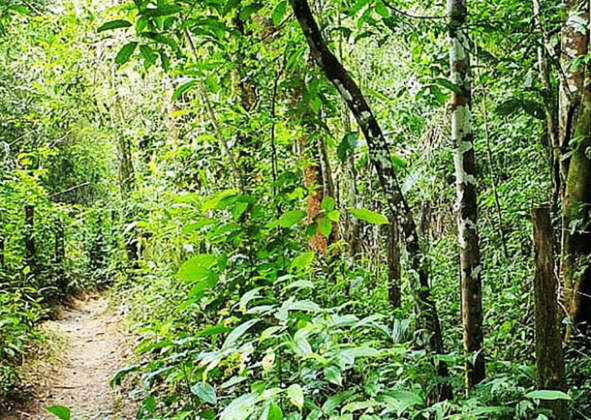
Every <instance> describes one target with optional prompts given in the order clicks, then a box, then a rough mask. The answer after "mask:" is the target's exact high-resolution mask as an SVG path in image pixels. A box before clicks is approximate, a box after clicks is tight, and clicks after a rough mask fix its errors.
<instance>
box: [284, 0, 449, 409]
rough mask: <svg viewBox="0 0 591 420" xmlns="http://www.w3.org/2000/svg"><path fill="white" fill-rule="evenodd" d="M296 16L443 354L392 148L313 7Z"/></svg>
mask: <svg viewBox="0 0 591 420" xmlns="http://www.w3.org/2000/svg"><path fill="white" fill-rule="evenodd" d="M291 5H292V7H293V10H294V13H295V16H296V18H297V20H298V22H299V24H300V27H301V29H302V31H303V33H304V36H305V37H306V40H307V41H308V45H309V47H310V51H311V53H312V56H313V57H314V59H315V60H316V62H317V64H318V65H319V67H320V68H321V69H322V71H323V72H324V74H325V76H326V77H327V78H328V79H329V80H330V81H331V82H332V83H333V84H334V86H335V87H336V88H337V90H338V92H339V94H340V95H341V97H342V98H343V99H344V100H345V101H346V102H347V105H348V106H349V109H350V110H351V112H352V113H353V115H354V116H355V118H356V120H357V123H358V124H359V127H360V128H361V131H363V134H364V136H365V139H366V141H367V145H368V149H369V158H370V161H371V163H372V165H373V166H374V167H375V168H376V172H377V173H378V177H379V180H380V183H381V185H382V189H383V190H384V194H385V196H386V200H387V203H388V207H389V209H390V210H391V211H392V212H393V213H394V214H395V215H396V217H397V218H398V220H399V222H400V228H401V231H402V234H403V237H404V240H405V244H406V249H407V252H408V255H409V268H410V271H411V276H410V277H411V281H412V282H413V285H412V289H413V293H414V298H415V303H416V309H417V312H418V313H417V321H418V323H419V325H418V327H419V329H420V330H422V331H423V332H424V337H423V338H424V341H425V346H426V347H427V349H428V350H429V351H430V352H431V353H432V354H443V353H444V348H443V339H442V335H441V327H440V323H439V317H438V315H437V310H436V307H435V302H434V300H433V297H432V295H431V288H430V285H429V274H428V270H427V267H426V264H425V258H424V255H423V253H422V250H421V246H420V243H419V237H418V234H417V228H416V223H415V220H414V218H413V216H412V213H411V211H410V207H409V206H408V204H407V202H406V200H405V198H404V196H403V195H402V191H401V189H400V184H399V182H398V179H397V178H396V175H395V173H394V168H393V165H392V161H391V157H390V150H389V147H388V143H387V141H386V138H385V137H384V134H383V133H382V130H381V128H380V126H379V124H378V122H377V120H376V118H375V116H374V114H373V112H372V110H371V108H370V107H369V105H368V103H367V101H366V100H365V97H364V95H363V93H362V92H361V90H360V89H359V87H358V86H357V84H356V83H355V81H354V80H353V79H352V78H351V76H349V74H348V73H347V71H346V69H345V68H344V67H343V65H342V64H341V63H340V61H339V60H338V59H337V58H336V56H335V55H334V54H333V53H332V52H331V51H330V49H329V48H328V46H327V45H326V42H325V41H324V39H323V37H322V34H321V32H320V28H319V27H318V25H317V23H316V21H315V20H314V16H313V15H312V11H311V10H310V6H309V5H308V2H307V1H306V0H291ZM437 370H438V374H439V375H441V376H448V370H447V365H446V364H445V363H443V362H438V363H437ZM439 397H440V398H449V397H451V390H450V388H449V387H448V386H442V387H441V389H440V390H439Z"/></svg>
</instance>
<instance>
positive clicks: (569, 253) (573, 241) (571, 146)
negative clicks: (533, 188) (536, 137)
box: [559, 0, 591, 339]
mask: <svg viewBox="0 0 591 420" xmlns="http://www.w3.org/2000/svg"><path fill="white" fill-rule="evenodd" d="M567 7H568V14H567V15H568V16H567V20H566V21H565V22H564V24H563V28H562V41H561V43H562V56H561V62H562V65H563V66H562V67H563V69H564V70H563V71H564V73H565V77H564V78H563V81H562V84H561V94H560V98H559V99H560V104H559V106H560V113H559V138H560V144H561V147H562V150H563V152H564V153H566V152H567V151H569V152H570V153H572V154H571V156H570V159H562V162H563V164H562V166H561V172H562V173H563V174H566V176H565V179H566V182H565V183H564V184H565V186H564V194H563V200H562V217H563V219H562V227H563V229H562V231H563V235H562V247H561V264H560V270H561V274H562V277H563V286H564V287H563V289H564V297H563V298H564V304H565V307H566V309H567V312H568V315H569V317H570V319H571V324H572V326H573V327H574V329H573V328H572V327H569V329H568V331H567V339H568V338H570V336H571V335H572V332H573V331H574V330H576V329H579V330H580V331H581V332H582V333H585V331H587V330H588V328H589V323H590V322H591V299H589V297H588V295H589V294H590V292H591V270H590V269H589V268H588V267H587V268H585V267H586V266H587V265H588V263H587V259H588V255H589V253H590V252H591V235H589V233H588V231H589V228H588V226H587V225H588V222H589V220H588V217H587V211H586V210H585V208H586V207H587V206H588V204H589V203H590V200H591V196H590V189H591V162H590V161H589V158H588V157H587V155H586V149H587V148H588V147H589V146H590V145H591V140H590V135H589V132H590V131H591V91H590V86H589V82H590V80H589V76H587V77H586V76H585V75H586V74H588V72H589V68H588V66H586V65H584V64H579V65H578V66H573V65H572V60H573V59H574V58H578V57H581V56H584V55H586V54H587V53H588V42H589V33H588V28H587V24H588V22H589V3H588V2H587V1H582V0H570V1H569V2H568V3H567Z"/></svg>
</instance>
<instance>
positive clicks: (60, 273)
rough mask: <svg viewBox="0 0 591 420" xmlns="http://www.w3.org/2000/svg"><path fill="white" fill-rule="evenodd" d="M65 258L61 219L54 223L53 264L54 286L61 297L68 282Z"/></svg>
mask: <svg viewBox="0 0 591 420" xmlns="http://www.w3.org/2000/svg"><path fill="white" fill-rule="evenodd" d="M65 257H66V239H65V230H64V223H63V222H62V221H61V219H57V220H56V221H55V248H54V256H53V263H54V267H55V276H56V277H57V279H56V284H57V286H58V288H59V290H60V292H62V294H63V295H65V294H66V292H67V289H68V281H67V279H66V276H65V270H64V259H65Z"/></svg>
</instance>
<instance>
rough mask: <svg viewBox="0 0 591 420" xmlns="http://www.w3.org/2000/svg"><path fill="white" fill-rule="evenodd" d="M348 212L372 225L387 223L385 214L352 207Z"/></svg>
mask: <svg viewBox="0 0 591 420" xmlns="http://www.w3.org/2000/svg"><path fill="white" fill-rule="evenodd" d="M349 213H351V214H352V215H353V216H355V217H356V218H358V219H361V220H363V221H366V222H367V223H371V224H372V225H385V224H387V223H388V219H387V218H386V216H384V215H381V214H380V213H376V212H375V211H371V210H368V209H352V210H349Z"/></svg>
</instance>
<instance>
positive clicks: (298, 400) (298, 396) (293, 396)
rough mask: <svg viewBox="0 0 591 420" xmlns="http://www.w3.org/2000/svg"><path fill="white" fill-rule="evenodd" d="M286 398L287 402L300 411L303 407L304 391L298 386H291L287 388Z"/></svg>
mask: <svg viewBox="0 0 591 420" xmlns="http://www.w3.org/2000/svg"><path fill="white" fill-rule="evenodd" d="M287 397H288V398H289V401H290V402H291V403H292V404H293V405H295V406H296V407H297V408H299V409H300V410H301V409H302V407H303V406H304V391H303V390H302V387H301V386H299V385H298V384H293V385H291V386H290V387H289V388H287Z"/></svg>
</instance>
